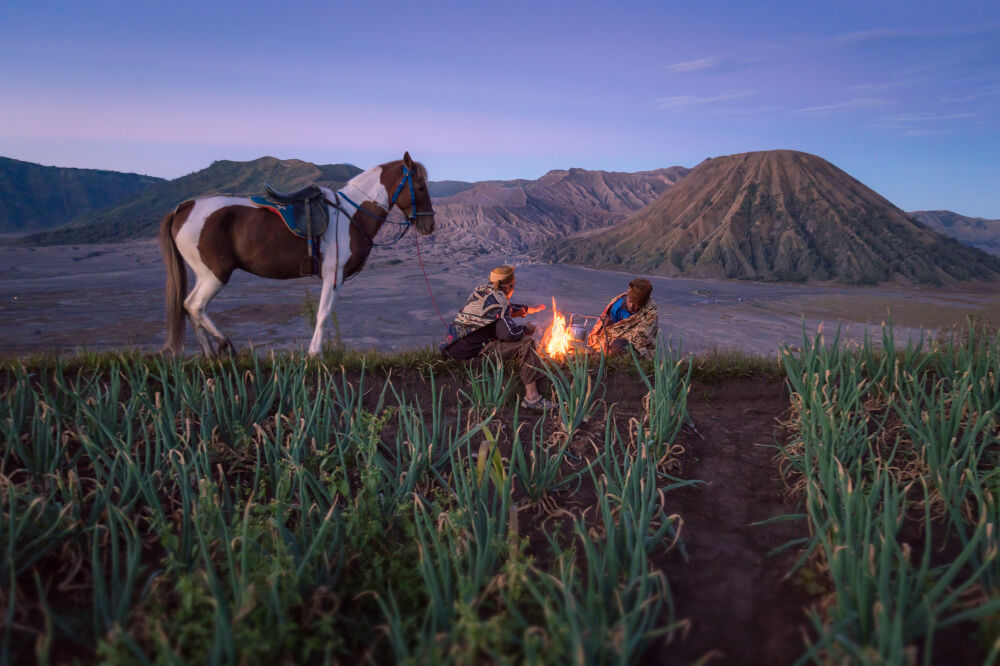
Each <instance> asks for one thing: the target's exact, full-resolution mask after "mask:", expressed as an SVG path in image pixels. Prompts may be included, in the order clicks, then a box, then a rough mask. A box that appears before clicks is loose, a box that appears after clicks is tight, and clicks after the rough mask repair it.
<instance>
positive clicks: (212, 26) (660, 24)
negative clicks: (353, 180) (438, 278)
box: [0, 0, 1000, 218]
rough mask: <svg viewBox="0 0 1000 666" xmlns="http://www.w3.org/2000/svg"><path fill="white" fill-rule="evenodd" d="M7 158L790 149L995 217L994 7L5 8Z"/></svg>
mask: <svg viewBox="0 0 1000 666" xmlns="http://www.w3.org/2000/svg"><path fill="white" fill-rule="evenodd" d="M0 3H2V4H0V155H5V156H8V157H14V158H17V159H22V160H28V161H32V162H40V163H42V164H52V165H58V166H76V167H91V168H101V169H115V170H119V171H136V172H140V173H146V174H151V175H155V176H162V177H165V178H174V177H177V176H181V175H184V174H186V173H190V172H192V171H197V170H199V169H202V168H204V167H205V166H207V165H208V164H209V163H211V162H212V161H213V160H216V159H232V160H248V159H254V158H257V157H260V156H263V155H274V156H276V157H280V158H300V159H304V160H309V161H312V162H317V163H336V162H351V163H353V164H356V165H358V166H361V167H368V166H371V165H373V164H376V163H379V162H382V161H386V160H390V159H395V158H397V157H399V156H401V155H402V153H403V151H404V150H409V151H410V152H411V153H412V154H413V156H414V158H416V159H419V160H421V161H422V162H424V163H425V164H426V166H427V167H428V169H429V171H430V176H431V178H432V179H434V180H444V179H456V180H483V179H491V178H496V179H509V178H537V177H539V176H541V175H542V174H543V173H545V172H546V171H548V170H549V169H560V168H568V167H584V168H588V169H607V170H619V171H637V170H642V169H654V168H658V167H665V166H672V165H676V164H680V165H684V166H694V165H696V164H697V163H699V162H700V161H701V160H703V159H704V158H705V157H709V156H718V155H726V154H731V153H739V152H745V151H749V150H765V149H772V148H790V149H795V150H803V151H807V152H811V153H815V154H817V155H819V156H821V157H823V158H825V159H828V160H830V161H831V162H833V163H834V164H836V165H837V166H839V167H840V168H842V169H844V170H846V171H847V172H848V173H850V174H851V175H853V176H855V177H856V178H858V179H860V180H861V181H862V182H864V183H865V184H867V185H869V186H870V187H872V188H874V189H875V190H877V191H878V192H879V193H880V194H882V195H883V196H885V197H886V198H888V199H889V200H890V201H892V202H893V203H895V204H896V205H898V206H900V207H901V208H903V209H905V210H917V209H927V208H947V209H951V210H954V211H956V212H959V213H961V214H963V215H974V216H983V217H989V218H1000V157H998V155H1000V2H996V1H995V0H993V1H991V2H985V1H982V2H940V1H937V2H873V1H871V0H869V1H867V2H834V3H813V2H803V1H801V0H798V1H794V2H771V3H767V4H766V6H763V5H762V4H761V3H759V2H735V1H728V2H712V1H710V0H704V1H702V2H700V3H691V2H685V3H674V2H619V3H611V2H598V3H590V2H565V3H563V2H507V3H497V2H488V3H487V2H483V3H479V2H469V1H464V2H427V1H424V2H415V1H413V2H406V3H401V2H383V3H356V2H355V3H350V4H348V3H338V2H305V3H295V4H292V3H276V2H275V3H268V2H242V3H235V2H232V3H213V2H207V1H203V2H198V3H195V2H188V1H186V0H173V1H171V2H143V1H141V0H132V1H131V2H127V3H126V2H101V1H97V2H79V1H77V2H49V1H47V0H31V1H30V2H29V1H22V0H0Z"/></svg>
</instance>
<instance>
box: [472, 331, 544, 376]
mask: <svg viewBox="0 0 1000 666" xmlns="http://www.w3.org/2000/svg"><path fill="white" fill-rule="evenodd" d="M535 344H536V343H535V339H534V338H532V337H530V336H527V335H526V336H524V337H523V338H521V339H520V340H514V341H513V342H503V341H501V340H491V341H490V342H488V343H487V344H486V346H485V347H483V353H484V354H492V355H494V356H495V357H497V358H500V359H503V360H505V361H507V360H510V359H513V360H514V361H516V362H517V374H518V377H520V379H521V383H522V384H525V385H527V384H530V383H532V382H537V381H538V380H539V379H541V378H542V377H544V376H545V375H543V374H542V373H541V372H540V371H539V370H536V368H540V367H541V366H542V359H540V358H538V351H536V349H535Z"/></svg>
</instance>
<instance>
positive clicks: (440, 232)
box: [434, 167, 690, 253]
mask: <svg viewBox="0 0 1000 666" xmlns="http://www.w3.org/2000/svg"><path fill="white" fill-rule="evenodd" d="M688 171H690V169H686V168H684V167H670V168H666V169H655V170H652V171H639V172H635V173H622V172H613V171H588V170H585V169H568V170H554V171H550V172H548V173H547V174H545V175H544V176H542V177H541V178H539V179H538V180H510V181H482V182H478V183H474V184H472V186H471V187H469V188H466V189H464V190H462V191H459V192H457V193H455V194H453V195H451V196H448V197H444V198H438V199H435V202H434V210H435V212H436V213H437V215H436V220H437V224H438V227H437V229H436V230H435V232H434V243H446V244H448V245H450V246H456V247H461V248H463V249H465V250H467V251H472V252H478V253H483V252H487V251H489V252H497V251H499V252H508V251H509V252H521V251H524V250H526V249H528V248H530V247H532V246H534V245H536V244H538V243H540V242H543V241H546V240H550V239H553V238H561V237H564V236H566V235H569V234H574V233H577V232H580V231H586V230H591V229H598V228H603V227H608V226H610V225H613V224H616V223H618V222H620V221H622V220H624V219H625V218H626V217H628V215H629V214H631V213H633V212H634V211H636V210H638V209H639V208H642V207H643V206H645V205H646V204H648V203H649V202H651V201H653V200H654V199H656V197H658V196H659V195H660V194H662V193H663V192H665V191H666V190H667V189H669V188H670V187H671V186H672V185H673V184H674V183H676V182H677V181H678V180H680V179H681V178H682V177H683V176H684V175H685V174H687V172H688Z"/></svg>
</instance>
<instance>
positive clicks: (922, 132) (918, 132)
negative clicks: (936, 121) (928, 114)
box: [899, 128, 950, 136]
mask: <svg viewBox="0 0 1000 666" xmlns="http://www.w3.org/2000/svg"><path fill="white" fill-rule="evenodd" d="M944 134H950V132H949V131H948V130H943V129H927V128H920V129H908V130H904V131H903V132H900V133H899V135H900V136H942V135H944Z"/></svg>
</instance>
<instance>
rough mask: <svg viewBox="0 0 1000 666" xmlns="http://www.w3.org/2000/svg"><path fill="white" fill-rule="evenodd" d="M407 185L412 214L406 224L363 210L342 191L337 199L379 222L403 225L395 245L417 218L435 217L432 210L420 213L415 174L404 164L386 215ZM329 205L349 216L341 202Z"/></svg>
mask: <svg viewBox="0 0 1000 666" xmlns="http://www.w3.org/2000/svg"><path fill="white" fill-rule="evenodd" d="M407 185H409V186H410V214H409V215H407V216H406V221H405V222H396V221H394V220H390V219H387V217H379V216H378V215H376V214H375V213H372V212H369V211H367V210H365V209H364V208H362V207H361V206H359V205H358V204H356V203H354V201H352V200H351V198H350V197H348V196H347V195H346V194H344V193H343V192H342V191H338V192H337V197H339V198H343V200H344V201H346V202H347V203H349V204H351V205H352V206H354V208H355V210H360V211H361V212H363V213H365V214H366V215H368V216H369V217H374V218H375V219H376V220H379V221H380V222H389V223H391V224H399V225H403V227H404V228H403V229H402V230H401V231H400V233H399V235H398V236H396V239H395V240H394V241H392V243H395V242H396V241H398V240H399V239H400V238H402V237H403V234H405V233H406V232H407V231H409V229H410V227H411V226H413V225H414V224H416V223H417V218H418V217H419V216H421V215H433V214H434V211H433V210H431V211H430V212H424V211H418V210H417V192H416V189H415V188H414V187H413V174H412V173H411V172H410V169H409V167H407V166H406V165H405V164H404V165H403V178H402V179H401V180H400V181H399V186H398V187H396V191H395V192H393V193H392V197H390V198H389V207H388V208H387V209H386V215H387V216H388V213H389V211H391V210H392V207H393V206H395V205H396V200H397V199H399V195H400V193H401V192H402V191H403V188H404V187H406V186H407ZM327 203H329V204H330V205H331V206H333V207H334V208H336V209H337V210H340V211H343V213H344V214H345V215H347V211H346V210H344V209H343V208H341V207H340V204H339V202H333V201H328V202H327ZM400 210H402V209H400ZM348 217H350V218H351V219H354V218H353V216H351V215H348ZM362 231H364V230H363V229H362ZM365 235H367V232H365ZM369 240H371V239H369ZM392 243H387V245H392Z"/></svg>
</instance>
